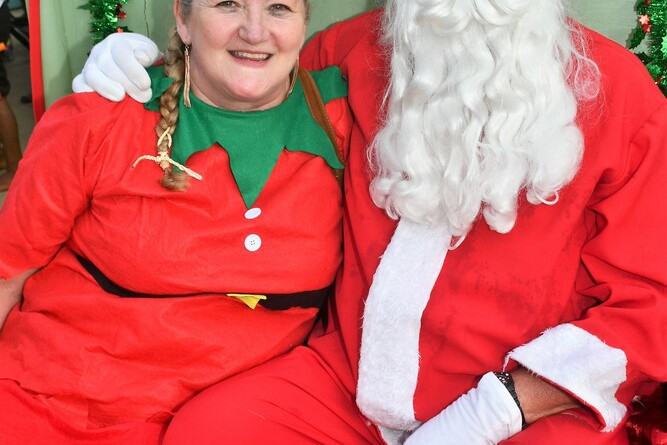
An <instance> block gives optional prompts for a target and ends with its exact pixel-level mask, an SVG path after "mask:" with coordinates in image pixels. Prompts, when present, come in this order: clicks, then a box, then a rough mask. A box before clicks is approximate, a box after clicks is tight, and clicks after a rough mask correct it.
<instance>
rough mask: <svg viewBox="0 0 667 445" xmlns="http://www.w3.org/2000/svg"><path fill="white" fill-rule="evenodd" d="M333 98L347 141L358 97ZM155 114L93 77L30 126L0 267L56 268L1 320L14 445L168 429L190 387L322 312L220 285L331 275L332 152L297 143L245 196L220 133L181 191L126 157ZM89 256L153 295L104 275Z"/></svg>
mask: <svg viewBox="0 0 667 445" xmlns="http://www.w3.org/2000/svg"><path fill="white" fill-rule="evenodd" d="M326 107H327V111H328V112H329V113H330V118H331V121H332V123H333V126H334V128H335V132H336V134H337V136H338V138H339V142H340V144H341V145H342V146H346V144H347V137H348V136H347V135H348V132H349V123H350V115H349V111H348V108H347V105H346V102H345V99H344V98H341V99H335V100H332V101H330V102H329V103H328V104H327V105H326ZM258 113H261V112H258ZM157 120H158V113H156V112H152V111H148V110H146V109H145V108H144V106H143V105H142V104H139V103H137V102H135V101H133V100H131V99H126V100H124V101H123V102H120V103H113V102H109V101H107V100H105V99H103V98H100V97H98V96H97V95H95V94H88V93H86V94H78V95H71V96H69V97H67V98H65V99H63V100H61V101H60V102H58V103H57V104H55V105H54V106H53V107H51V108H50V109H49V111H48V112H47V113H46V114H45V115H44V118H43V119H42V121H41V122H40V125H38V127H37V128H36V129H35V132H34V133H33V135H32V138H31V140H30V143H29V146H28V149H27V150H26V154H25V157H24V159H23V161H22V162H21V165H20V168H19V171H18V173H17V176H16V178H15V180H14V182H13V183H12V187H11V190H10V193H9V194H8V196H7V199H6V201H5V203H4V206H3V207H2V210H1V211H0V232H2V234H3V242H2V248H1V249H0V276H3V277H13V276H15V275H17V274H19V273H21V272H23V271H25V270H28V269H30V268H35V267H43V268H42V269H41V270H39V271H38V272H37V273H35V274H34V275H33V276H32V277H31V278H29V279H28V280H27V282H26V284H25V289H24V299H23V301H22V303H21V304H20V307H19V306H17V307H15V308H14V309H13V310H12V312H10V314H9V316H8V318H7V320H6V323H5V325H4V327H3V328H2V330H0V363H1V364H2V365H1V366H0V406H2V409H1V410H0V443H2V444H3V445H12V444H16V445H18V444H21V445H25V444H28V443H52V444H65V443H67V444H69V443H76V444H79V443H81V444H87V443H91V444H92V443H95V444H108V445H111V444H118V445H120V444H123V445H126V444H156V443H158V440H159V437H160V435H161V433H162V429H163V427H164V425H165V423H166V421H167V420H168V419H169V418H170V417H171V414H172V413H173V412H174V411H175V410H176V409H177V408H178V407H179V406H180V405H181V404H182V403H184V402H185V401H186V400H187V399H188V398H190V397H191V396H192V395H193V394H194V393H195V392H197V391H199V390H201V389H202V388H205V387H207V386H210V385H211V384H213V383H215V382H217V381H220V380H222V379H224V378H227V377H229V376H231V375H233V374H236V373H238V372H239V371H242V370H245V369H248V368H251V367H253V366H255V365H257V364H258V363H261V362H263V361H265V360H267V359H268V358H270V357H274V356H276V355H279V354H281V353H283V352H285V351H287V350H289V349H291V348H293V347H294V346H297V345H299V344H303V342H304V341H305V339H306V336H307V334H308V333H309V331H310V330H311V328H312V325H313V323H314V320H315V318H316V315H317V313H318V310H317V308H313V307H310V308H302V307H292V308H289V309H287V310H269V309H266V308H264V307H262V306H261V305H260V306H257V307H256V308H255V309H254V310H253V309H250V308H249V307H248V306H246V304H244V303H243V302H242V301H241V300H239V299H237V298H233V297H229V296H226V295H224V294H226V293H251V294H290V293H299V292H304V291H312V290H318V289H322V288H326V287H327V286H329V285H330V284H331V283H332V281H333V279H334V277H335V274H336V270H337V268H338V266H339V263H340V259H341V249H340V245H341V213H342V212H341V206H342V196H341V195H342V192H341V188H340V185H339V183H338V181H337V179H336V178H335V176H334V174H333V172H332V170H331V168H330V167H329V166H328V165H327V163H326V162H325V161H324V159H322V158H321V157H318V156H314V155H312V154H309V153H305V152H301V151H287V150H284V151H283V152H282V153H281V155H280V157H279V159H278V162H277V164H276V166H275V168H274V170H273V171H272V174H271V176H270V177H269V179H268V182H267V183H266V185H265V186H264V188H263V189H262V192H261V194H260V195H259V197H258V198H257V200H256V201H255V202H254V204H253V208H252V209H247V208H246V206H245V204H244V202H243V199H242V197H241V194H240V193H239V190H238V188H237V186H236V183H235V181H234V178H233V176H232V174H231V171H230V168H229V159H228V156H227V153H226V151H225V150H223V149H221V147H219V146H217V145H214V146H212V147H211V148H209V149H208V150H204V151H200V152H197V153H195V154H194V155H192V156H191V157H190V158H189V159H188V162H187V166H188V167H191V168H192V169H194V170H195V171H197V172H198V173H200V174H201V175H202V176H203V178H204V179H203V180H202V181H195V180H191V181H190V186H189V188H188V189H187V190H186V191H185V192H171V191H168V190H166V189H164V188H163V187H162V186H161V185H160V184H159V179H160V177H161V176H162V170H161V169H160V168H159V167H158V166H157V165H156V164H155V163H153V162H147V161H144V162H140V163H138V164H137V166H136V168H134V169H132V168H131V166H132V165H133V163H134V162H135V160H136V159H137V158H138V157H139V156H141V155H154V154H155V150H156V149H155V147H156V141H157V136H156V134H155V125H156V123H157ZM223 124H224V123H223ZM295 124H298V123H295ZM331 150H333V147H331ZM77 255H78V256H80V257H84V258H86V259H88V260H90V262H92V263H93V264H94V265H95V266H96V267H97V268H98V269H99V270H100V271H101V272H102V273H103V274H104V275H105V276H106V277H107V278H109V279H110V280H111V281H113V282H114V283H116V284H117V285H119V286H121V287H123V288H125V289H127V290H130V291H133V292H138V293H141V294H149V295H153V296H155V297H154V298H122V297H119V296H117V295H113V294H110V293H107V292H105V291H103V290H102V288H101V287H100V285H98V283H97V282H96V281H95V280H94V279H93V277H92V276H91V274H89V273H88V272H87V271H86V269H84V267H83V266H82V263H81V262H80V261H79V260H78V259H77ZM221 294H222V295H221ZM270 298H271V296H270Z"/></svg>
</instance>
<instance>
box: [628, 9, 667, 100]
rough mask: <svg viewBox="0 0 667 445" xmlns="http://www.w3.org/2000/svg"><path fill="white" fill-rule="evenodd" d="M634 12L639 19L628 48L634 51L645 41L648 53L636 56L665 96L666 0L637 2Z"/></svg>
mask: <svg viewBox="0 0 667 445" xmlns="http://www.w3.org/2000/svg"><path fill="white" fill-rule="evenodd" d="M635 10H636V11H637V15H638V16H639V18H638V19H637V27H636V28H635V30H634V31H633V33H632V36H631V37H630V45H629V48H630V49H635V48H637V47H638V46H639V44H641V43H642V42H643V41H644V39H647V41H648V51H647V52H639V53H637V56H639V58H640V59H641V61H642V62H643V63H644V65H646V68H647V69H648V71H649V73H651V76H653V80H655V83H656V85H658V87H659V88H660V90H661V91H662V93H663V94H664V95H665V96H667V0H639V1H638V2H637V4H636V5H635Z"/></svg>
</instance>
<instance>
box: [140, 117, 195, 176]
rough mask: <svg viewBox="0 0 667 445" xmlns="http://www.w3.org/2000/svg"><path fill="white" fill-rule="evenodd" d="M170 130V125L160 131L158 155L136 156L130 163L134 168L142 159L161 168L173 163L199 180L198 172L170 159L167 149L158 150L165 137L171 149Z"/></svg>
mask: <svg viewBox="0 0 667 445" xmlns="http://www.w3.org/2000/svg"><path fill="white" fill-rule="evenodd" d="M170 131H171V127H167V129H166V130H164V133H162V136H160V138H159V139H158V141H157V147H158V155H157V156H152V155H143V156H139V158H137V160H136V161H134V164H132V168H135V167H136V166H137V164H138V163H139V162H141V161H144V160H148V161H153V162H155V163H156V164H158V165H159V166H160V167H161V168H162V169H166V168H167V166H168V165H169V164H171V165H173V166H175V167H178V168H179V169H181V170H183V171H184V172H185V173H186V174H187V175H188V176H190V177H192V178H195V179H197V180H199V181H201V180H202V176H201V175H200V174H199V173H197V172H195V171H194V170H192V169H189V168H188V167H186V166H184V165H182V164H179V163H178V162H176V161H174V160H173V159H171V157H170V156H169V150H167V151H162V152H160V151H159V148H160V145H161V144H162V142H163V141H164V139H165V138H166V139H167V145H168V148H169V149H171V145H172V143H173V139H172V137H171V134H170V133H169V132H170Z"/></svg>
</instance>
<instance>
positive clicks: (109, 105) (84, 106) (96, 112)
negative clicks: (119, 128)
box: [42, 92, 144, 122]
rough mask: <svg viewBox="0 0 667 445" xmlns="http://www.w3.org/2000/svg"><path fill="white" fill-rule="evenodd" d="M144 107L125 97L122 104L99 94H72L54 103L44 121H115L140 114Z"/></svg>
mask: <svg viewBox="0 0 667 445" xmlns="http://www.w3.org/2000/svg"><path fill="white" fill-rule="evenodd" d="M143 109H144V105H143V104H141V103H139V102H137V101H135V100H134V99H132V98H129V97H127V96H126V97H125V99H123V100H121V101H120V102H114V101H111V100H108V99H105V98H104V97H102V96H100V95H99V94H97V93H94V92H93V93H72V94H69V95H67V96H65V97H63V98H61V99H59V100H57V101H56V102H54V103H53V105H51V106H50V107H49V108H48V109H47V110H46V113H45V114H44V116H43V118H42V119H44V120H47V121H50V120H56V121H58V120H63V119H69V120H76V119H81V118H87V117H90V118H94V119H95V120H96V121H98V122H99V121H103V120H109V121H113V120H115V119H116V118H117V117H118V116H120V115H125V114H127V113H138V112H141V111H142V110H143Z"/></svg>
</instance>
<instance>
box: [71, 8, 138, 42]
mask: <svg viewBox="0 0 667 445" xmlns="http://www.w3.org/2000/svg"><path fill="white" fill-rule="evenodd" d="M127 2H128V0H88V1H87V2H86V4H85V5H82V6H80V7H79V8H80V9H87V10H88V11H89V12H90V15H91V17H92V21H91V22H90V33H91V34H92V37H93V42H95V43H98V42H100V41H102V40H104V38H105V37H106V36H108V35H109V34H113V33H115V32H126V31H129V30H128V28H127V26H118V20H121V19H124V18H125V16H126V14H125V12H123V9H122V8H123V5H124V4H125V3H127Z"/></svg>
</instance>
